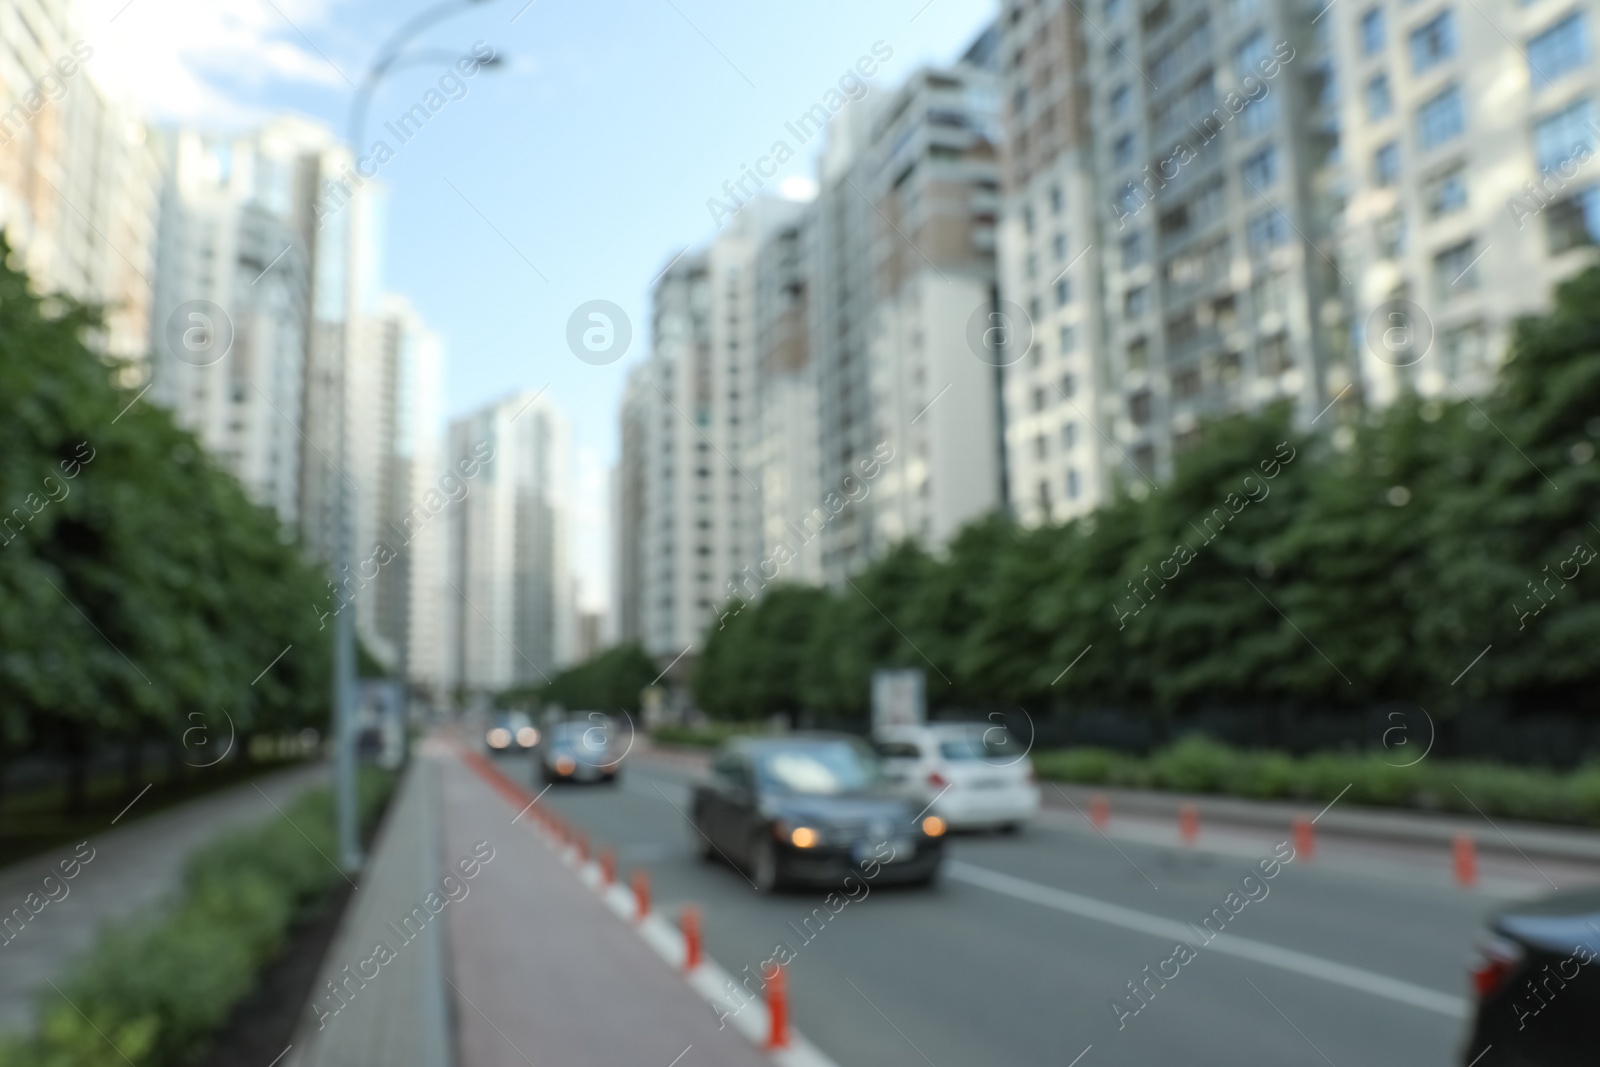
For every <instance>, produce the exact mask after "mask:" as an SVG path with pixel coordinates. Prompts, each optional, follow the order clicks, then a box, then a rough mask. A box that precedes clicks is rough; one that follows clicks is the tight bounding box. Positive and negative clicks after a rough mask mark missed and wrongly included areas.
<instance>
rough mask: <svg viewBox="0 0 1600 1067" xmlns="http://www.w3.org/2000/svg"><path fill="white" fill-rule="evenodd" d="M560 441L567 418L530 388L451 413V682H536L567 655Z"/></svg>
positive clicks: (483, 687) (490, 685)
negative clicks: (456, 415) (454, 489)
mask: <svg viewBox="0 0 1600 1067" xmlns="http://www.w3.org/2000/svg"><path fill="white" fill-rule="evenodd" d="M567 451H568V429H567V424H566V420H565V419H564V418H563V417H562V415H561V413H560V412H559V411H557V410H556V408H555V407H554V405H552V404H551V403H550V401H549V400H548V399H547V398H544V397H541V396H539V395H538V394H536V393H528V394H518V395H516V396H511V397H508V398H507V399H505V400H503V401H500V402H499V403H496V404H491V405H490V406H488V407H486V408H483V409H482V410H480V411H478V412H475V413H473V414H471V415H468V416H466V417H465V418H461V419H457V420H454V421H453V422H452V423H451V424H450V433H449V444H448V447H447V449H446V451H445V459H446V476H447V477H449V478H450V479H451V480H452V481H451V484H452V485H457V484H459V485H460V486H461V487H462V489H461V491H460V493H459V494H458V495H459V500H458V501H457V502H456V503H453V504H452V505H451V506H450V508H449V510H448V512H447V515H448V522H447V525H446V537H447V548H446V552H447V557H448V562H447V576H446V604H445V611H444V628H445V634H446V653H447V657H448V659H447V664H446V670H445V681H446V684H447V685H448V686H450V687H455V686H465V687H467V688H469V689H474V690H479V691H489V690H499V689H504V688H506V687H508V686H516V685H537V684H539V683H541V682H543V681H546V680H548V679H549V678H551V677H554V675H555V673H556V672H557V671H558V670H559V669H560V668H561V667H562V666H563V665H564V664H565V663H567V662H568V661H569V660H570V659H571V656H572V650H573V647H574V634H573V632H572V630H573V623H574V615H573V611H572V606H571V603H570V600H571V589H572V583H571V582H570V581H569V579H568V566H567V538H566V534H567V523H568V497H567V492H568V487H567Z"/></svg>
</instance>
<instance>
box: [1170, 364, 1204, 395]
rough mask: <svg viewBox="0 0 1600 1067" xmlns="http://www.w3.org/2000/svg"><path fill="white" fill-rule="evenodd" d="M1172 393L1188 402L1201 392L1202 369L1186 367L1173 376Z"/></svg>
mask: <svg viewBox="0 0 1600 1067" xmlns="http://www.w3.org/2000/svg"><path fill="white" fill-rule="evenodd" d="M1172 391H1173V393H1175V394H1176V395H1177V396H1178V398H1179V399H1183V400H1186V399H1188V398H1189V397H1191V396H1194V395H1196V394H1197V393H1199V392H1200V368H1199V367H1185V368H1184V369H1183V370H1180V371H1179V372H1178V373H1177V374H1174V375H1173V376H1172Z"/></svg>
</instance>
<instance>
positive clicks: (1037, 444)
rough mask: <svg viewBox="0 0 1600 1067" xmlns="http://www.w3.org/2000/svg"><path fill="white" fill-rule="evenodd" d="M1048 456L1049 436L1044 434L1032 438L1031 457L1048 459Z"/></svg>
mask: <svg viewBox="0 0 1600 1067" xmlns="http://www.w3.org/2000/svg"><path fill="white" fill-rule="evenodd" d="M1049 456H1050V438H1048V437H1046V436H1045V435H1044V434H1040V435H1039V436H1037V437H1035V438H1034V439H1033V457H1034V458H1035V459H1048V458H1049Z"/></svg>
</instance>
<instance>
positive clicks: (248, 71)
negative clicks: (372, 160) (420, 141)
mask: <svg viewBox="0 0 1600 1067" xmlns="http://www.w3.org/2000/svg"><path fill="white" fill-rule="evenodd" d="M332 6H333V0H132V2H131V3H130V2H128V0H81V2H80V4H79V7H78V11H77V16H78V19H77V24H78V26H79V27H80V32H82V33H83V35H84V37H85V38H86V39H87V40H88V41H89V43H90V44H91V45H92V46H93V47H94V50H95V55H94V58H93V59H92V60H91V61H90V63H89V68H90V69H91V70H92V71H93V73H94V77H95V79H96V80H97V81H98V82H99V83H100V84H101V85H103V86H104V87H105V88H106V90H107V91H108V92H109V93H111V94H112V95H113V96H115V97H117V98H120V99H124V100H128V101H130V102H132V103H134V104H136V105H138V106H139V107H140V108H142V109H143V110H144V111H145V112H146V113H148V114H149V115H150V116H151V117H152V118H155V119H158V120H178V121H200V122H238V121H247V120H252V119H256V118H259V117H260V116H261V114H262V112H260V111H259V110H258V109H257V108H255V107H253V106H250V105H247V104H245V103H242V102H241V101H239V100H236V99H234V98H233V97H232V96H231V95H230V94H229V92H228V90H227V88H225V87H224V85H225V84H231V85H233V86H235V87H238V88H246V87H248V88H251V89H257V88H259V87H260V86H262V85H264V84H266V83H269V82H280V83H281V82H287V83H299V84H304V85H319V86H325V87H328V88H337V89H339V90H341V91H345V92H348V91H349V87H348V86H347V85H346V83H345V78H346V77H349V78H350V79H351V80H352V81H353V80H355V79H356V78H357V77H358V74H359V69H353V68H356V62H357V61H355V60H352V59H350V58H349V57H348V56H341V55H340V54H338V53H339V51H340V50H339V49H338V47H337V45H338V40H337V37H338V35H337V34H335V33H334V32H333V31H332V30H331V29H330V20H329V15H330V11H331V8H332ZM311 42H314V43H311ZM335 64H337V65H338V68H342V70H343V73H342V74H341V72H340V69H336V67H335ZM250 95H252V96H256V97H259V95H260V94H259V93H256V92H252V93H251V94H250Z"/></svg>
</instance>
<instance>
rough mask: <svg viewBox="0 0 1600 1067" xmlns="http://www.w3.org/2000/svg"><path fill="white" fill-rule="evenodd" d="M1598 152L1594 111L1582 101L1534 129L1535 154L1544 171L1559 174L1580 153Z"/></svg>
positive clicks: (1586, 102) (1550, 117)
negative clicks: (1561, 167)
mask: <svg viewBox="0 0 1600 1067" xmlns="http://www.w3.org/2000/svg"><path fill="white" fill-rule="evenodd" d="M1583 148H1587V149H1589V151H1591V152H1592V151H1594V107H1593V106H1592V105H1591V104H1590V103H1589V101H1588V100H1579V101H1577V102H1576V103H1573V104H1570V105H1568V106H1567V107H1564V108H1562V109H1561V110H1560V111H1557V112H1556V113H1555V114H1553V115H1550V116H1548V117H1546V118H1543V119H1540V120H1539V121H1538V122H1537V123H1536V124H1535V125H1534V127H1533V152H1534V155H1535V156H1536V157H1537V159H1538V162H1539V169H1540V170H1555V169H1557V168H1558V167H1560V166H1561V164H1563V163H1565V162H1566V161H1567V160H1569V159H1571V158H1572V157H1573V156H1576V155H1577V154H1578V152H1579V150H1580V149H1583Z"/></svg>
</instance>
